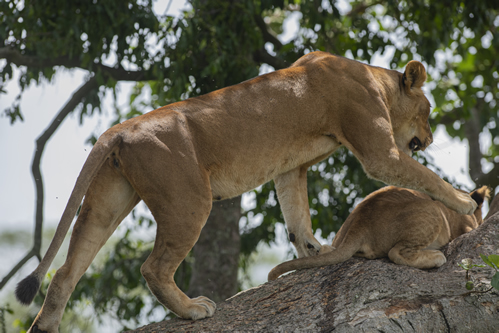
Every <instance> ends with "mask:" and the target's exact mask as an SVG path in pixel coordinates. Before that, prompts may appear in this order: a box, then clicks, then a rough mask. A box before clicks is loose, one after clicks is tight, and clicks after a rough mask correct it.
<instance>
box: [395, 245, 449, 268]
mask: <svg viewBox="0 0 499 333" xmlns="http://www.w3.org/2000/svg"><path fill="white" fill-rule="evenodd" d="M388 257H389V258H390V260H391V261H393V262H394V263H396V264H398V265H406V266H412V267H416V268H420V269H430V268H435V267H440V266H442V265H443V264H445V263H446V262H447V259H446V258H445V256H444V254H443V253H442V252H440V251H438V250H422V249H421V247H413V246H410V245H408V244H404V242H401V243H398V244H396V245H395V246H394V247H393V248H392V249H391V250H390V252H388Z"/></svg>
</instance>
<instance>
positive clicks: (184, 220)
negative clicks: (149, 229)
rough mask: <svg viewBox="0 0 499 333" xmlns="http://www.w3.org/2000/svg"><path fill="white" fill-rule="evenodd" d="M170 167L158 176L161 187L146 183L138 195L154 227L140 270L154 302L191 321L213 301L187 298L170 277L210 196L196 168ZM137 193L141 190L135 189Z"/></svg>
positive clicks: (206, 311) (204, 214)
mask: <svg viewBox="0 0 499 333" xmlns="http://www.w3.org/2000/svg"><path fill="white" fill-rule="evenodd" d="M179 163H180V162H179ZM193 165H195V164H194V163H193ZM171 167H172V168H170V169H169V175H170V177H165V178H163V179H162V183H161V185H162V186H160V187H158V188H157V190H155V189H154V187H152V186H149V187H147V188H144V189H143V190H144V194H143V195H142V194H141V197H142V199H143V200H144V202H145V203H146V204H147V206H148V207H149V209H150V210H151V213H152V214H153V216H154V218H155V220H156V223H157V226H158V227H157V234H156V241H155V243H154V248H153V251H152V253H151V254H150V256H149V258H147V260H146V262H145V263H144V264H143V265H142V267H141V272H142V275H143V276H144V278H145V279H146V281H147V285H148V286H149V289H150V290H151V292H152V293H153V294H154V296H156V298H157V299H158V301H160V302H161V303H162V304H163V305H164V306H166V307H167V308H168V309H170V310H171V311H173V312H174V313H175V314H177V315H178V316H179V317H181V318H185V319H194V320H196V319H202V318H206V317H211V316H213V314H214V312H215V308H216V305H215V303H214V302H212V301H211V300H210V299H208V298H206V297H198V298H193V299H190V298H189V297H187V296H186V295H185V294H184V293H183V292H182V291H181V290H180V289H179V288H178V287H177V285H176V284H175V281H174V279H173V276H174V274H175V271H176V270H177V268H178V266H179V265H180V263H181V262H182V261H183V260H184V258H185V257H186V256H187V254H188V253H189V251H190V250H191V249H192V247H193V246H194V244H195V243H196V241H197V240H198V238H199V235H200V233H201V229H202V228H203V226H204V224H205V223H206V220H207V219H208V216H209V214H210V210H211V205H212V199H211V191H210V189H209V185H208V178H207V177H206V178H204V177H202V175H201V173H200V172H199V171H198V172H192V173H190V172H189V167H187V166H186V167H185V168H180V169H177V171H178V172H175V171H174V169H173V168H174V167H173V165H172V166H171ZM150 168H151V167H150ZM150 168H149V169H150ZM167 170H168V169H167ZM191 170H192V169H191ZM203 178H204V179H203ZM154 181H156V182H158V179H155V180H154ZM137 186H139V187H141V186H142V185H141V184H139V185H137ZM139 193H142V192H141V191H140V190H139Z"/></svg>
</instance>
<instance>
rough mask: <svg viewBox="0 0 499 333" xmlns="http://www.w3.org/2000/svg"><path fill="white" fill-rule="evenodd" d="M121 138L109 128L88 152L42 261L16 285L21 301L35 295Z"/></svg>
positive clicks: (25, 301)
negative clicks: (79, 208)
mask: <svg viewBox="0 0 499 333" xmlns="http://www.w3.org/2000/svg"><path fill="white" fill-rule="evenodd" d="M119 142H121V136H120V135H119V134H113V132H112V131H107V132H106V133H104V134H103V135H102V136H101V137H100V138H99V140H98V141H97V142H96V144H95V146H94V147H93V149H92V151H91V152H90V154H89V155H88V158H87V160H86V161H85V164H84V165H83V168H82V169H81V172H80V175H79V176H78V179H77V180H76V183H75V187H74V188H73V192H72V193H71V196H70V197H69V201H68V204H67V205H66V208H65V209H64V213H63V214H62V217H61V220H60V222H59V225H58V226H57V230H56V232H55V235H54V238H53V239H52V242H51V243H50V246H49V248H48V250H47V252H46V253H45V256H44V257H43V259H42V260H41V261H40V264H39V265H38V267H37V268H36V269H35V270H34V271H33V272H32V273H31V274H30V275H28V276H27V277H26V278H24V279H23V280H22V281H21V282H19V283H18V285H17V287H16V291H15V294H16V298H17V300H18V301H19V302H20V303H21V304H23V305H29V304H30V303H31V302H32V301H33V299H34V298H35V296H36V293H37V292H38V290H39V289H40V285H41V283H42V280H43V278H44V277H45V275H46V274H47V272H48V270H49V268H50V265H51V264H52V261H53V260H54V258H55V255H56V254H57V252H58V251H59V248H60V247H61V245H62V242H63V241H64V238H65V237H66V234H67V233H68V230H69V228H70V226H71V223H72V222H73V218H74V216H75V215H76V212H77V210H78V207H80V204H81V202H82V200H83V196H84V195H85V193H86V192H87V190H88V188H89V186H90V184H91V182H92V180H93V179H94V178H95V176H96V175H97V171H98V170H99V169H100V168H101V166H102V165H103V164H104V162H105V161H106V159H107V157H108V156H109V155H110V154H111V152H112V150H113V148H114V147H115V146H116V145H117V144H118V143H119Z"/></svg>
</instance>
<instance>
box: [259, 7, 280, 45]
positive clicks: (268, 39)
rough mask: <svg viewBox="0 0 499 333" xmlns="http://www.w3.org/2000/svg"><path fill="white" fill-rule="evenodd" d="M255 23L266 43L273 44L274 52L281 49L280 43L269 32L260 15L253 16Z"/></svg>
mask: <svg viewBox="0 0 499 333" xmlns="http://www.w3.org/2000/svg"><path fill="white" fill-rule="evenodd" d="M255 22H256V25H257V26H258V28H259V29H260V31H261V32H262V36H263V39H264V40H265V41H266V42H269V43H272V44H274V47H275V50H276V51H279V50H280V49H281V47H282V43H281V41H280V40H279V39H278V38H277V37H276V36H274V34H272V33H271V32H270V31H269V29H268V28H267V24H266V23H265V21H264V19H263V17H261V16H260V15H255Z"/></svg>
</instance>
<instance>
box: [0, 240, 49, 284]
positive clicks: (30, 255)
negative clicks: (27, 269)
mask: <svg viewBox="0 0 499 333" xmlns="http://www.w3.org/2000/svg"><path fill="white" fill-rule="evenodd" d="M36 256H37V254H36V252H35V250H34V249H31V250H30V251H29V252H28V254H26V255H25V256H24V258H22V259H21V260H20V261H19V262H18V263H17V264H16V265H15V266H14V268H12V269H11V271H10V272H9V273H8V274H7V275H5V276H4V278H3V279H2V281H0V290H2V289H3V287H5V285H6V284H7V282H9V280H10V279H11V278H12V277H13V276H14V274H16V273H17V271H18V270H19V269H21V267H23V266H24V264H25V263H27V262H28V260H30V259H31V258H33V257H36ZM38 259H40V258H38Z"/></svg>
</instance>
